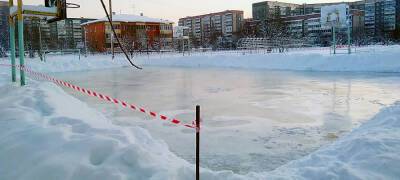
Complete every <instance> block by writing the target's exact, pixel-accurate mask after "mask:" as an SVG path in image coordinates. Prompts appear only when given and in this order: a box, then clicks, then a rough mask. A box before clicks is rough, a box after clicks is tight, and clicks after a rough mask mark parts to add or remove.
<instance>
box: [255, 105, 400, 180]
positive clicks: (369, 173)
mask: <svg viewBox="0 0 400 180" xmlns="http://www.w3.org/2000/svg"><path fill="white" fill-rule="evenodd" d="M399 148H400V102H398V103H396V104H394V105H393V106H392V107H389V108H386V109H384V110H382V111H381V112H380V113H379V114H378V115H376V116H375V117H374V118H373V119H372V120H370V121H368V122H367V123H365V124H364V125H362V126H361V127H360V128H358V129H356V130H354V131H353V132H351V133H350V134H349V135H348V136H346V137H344V138H342V139H340V140H338V141H337V142H335V143H334V144H333V145H330V146H327V147H325V148H322V149H320V150H318V151H317V152H314V153H312V154H310V155H308V156H306V157H304V158H302V159H300V160H297V161H293V162H291V163H289V164H287V165H285V166H282V167H280V168H278V169H277V170H275V171H273V172H270V173H265V174H252V176H253V177H254V178H260V179H262V178H263V177H275V178H283V177H284V178H285V179H399V177H400V171H399V170H398V167H400V151H399Z"/></svg>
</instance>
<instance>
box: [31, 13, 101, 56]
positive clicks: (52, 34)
mask: <svg viewBox="0 0 400 180" xmlns="http://www.w3.org/2000/svg"><path fill="white" fill-rule="evenodd" d="M92 20H94V19H86V18H67V19H65V20H61V21H57V22H53V23H50V24H49V23H47V22H46V21H43V20H40V19H38V18H31V17H26V18H25V19H24V26H25V28H24V30H25V36H24V38H25V42H26V46H27V47H26V49H27V50H39V49H43V50H59V49H77V48H81V47H82V45H83V39H84V36H83V35H84V34H83V30H82V27H81V24H82V23H85V22H88V21H92Z"/></svg>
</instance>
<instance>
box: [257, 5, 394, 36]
mask: <svg viewBox="0 0 400 180" xmlns="http://www.w3.org/2000/svg"><path fill="white" fill-rule="evenodd" d="M342 3H346V4H347V5H348V6H349V9H350V10H351V11H352V13H354V14H352V15H351V16H350V18H352V19H351V21H352V24H356V26H354V27H353V25H352V31H353V32H358V33H357V34H355V33H354V35H355V36H359V35H360V34H363V35H365V36H366V37H370V38H371V39H376V40H380V39H384V38H388V37H392V36H393V33H394V32H395V31H399V30H400V7H399V6H400V0H363V1H355V2H335V3H316V4H292V3H282V2H276V1H265V2H259V3H254V4H253V19H255V20H261V21H263V20H269V19H273V18H276V17H279V18H286V19H291V20H290V21H289V28H290V31H291V34H293V35H295V36H300V35H302V36H303V37H304V35H307V33H305V32H306V31H305V30H306V29H307V28H306V27H305V25H306V24H307V22H308V21H311V22H310V23H311V24H315V23H318V22H317V19H314V20H310V19H308V18H307V17H310V16H311V17H312V16H316V15H315V14H320V13H321V7H323V6H328V5H336V4H342ZM289 17H290V18H289ZM301 18H303V19H301ZM361 23H364V24H363V25H362V24H361ZM317 26H318V25H313V27H312V28H311V31H309V32H315V31H316V29H315V27H317ZM396 29H397V30H396ZM319 31H322V32H324V31H326V30H324V29H320V30H319ZM312 34H315V33H311V36H312ZM317 34H321V32H318V33H317ZM322 34H323V33H322ZM308 35H310V33H308Z"/></svg>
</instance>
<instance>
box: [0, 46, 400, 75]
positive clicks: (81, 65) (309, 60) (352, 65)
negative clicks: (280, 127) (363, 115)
mask: <svg viewBox="0 0 400 180" xmlns="http://www.w3.org/2000/svg"><path fill="white" fill-rule="evenodd" d="M355 51H356V53H353V54H351V55H348V54H345V52H347V51H345V50H341V51H338V52H339V53H341V54H337V55H332V54H331V51H330V49H329V48H309V49H296V50H292V51H289V52H285V53H271V54H266V53H264V51H261V50H260V51H256V52H253V51H222V52H205V53H192V54H191V55H188V54H187V53H186V54H185V56H183V54H176V53H175V54H170V53H165V54H152V55H149V56H148V55H146V54H143V55H139V56H137V57H135V58H134V62H135V63H137V64H139V65H141V66H178V67H179V66H181V67H228V68H248V69H268V70H299V71H333V72H338V71H339V72H346V71H347V72H400V60H399V58H398V57H400V45H396V46H368V47H358V48H357V49H356V50H355ZM1 60H5V59H4V58H3V59H1V58H0V62H1ZM47 60H48V61H47V62H46V63H42V62H39V60H38V58H36V59H35V60H34V61H32V60H31V59H27V65H28V66H30V67H32V68H33V69H35V70H37V71H40V72H66V71H82V70H90V69H104V68H115V67H124V66H130V65H129V63H128V62H127V61H126V60H125V57H124V56H123V55H117V56H116V59H115V60H113V61H110V58H109V56H105V55H90V56H88V58H85V57H84V56H82V57H81V60H78V56H77V55H64V56H57V55H49V56H48V57H47Z"/></svg>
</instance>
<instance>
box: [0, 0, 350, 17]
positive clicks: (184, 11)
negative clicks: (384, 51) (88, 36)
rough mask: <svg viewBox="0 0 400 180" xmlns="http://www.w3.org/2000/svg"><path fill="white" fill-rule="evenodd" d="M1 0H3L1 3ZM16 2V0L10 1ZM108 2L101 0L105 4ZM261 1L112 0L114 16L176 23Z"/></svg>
mask: <svg viewBox="0 0 400 180" xmlns="http://www.w3.org/2000/svg"><path fill="white" fill-rule="evenodd" d="M2 1H3V0H2ZM14 1H15V2H16V0H14ZM108 1H109V0H104V2H105V3H108ZM260 1H263V0H112V2H113V10H114V12H116V13H117V14H119V13H123V14H132V13H134V14H140V13H143V14H144V15H145V16H150V17H154V18H162V19H168V20H171V21H174V22H178V19H179V18H182V17H186V16H194V15H199V14H204V13H210V12H217V11H223V10H227V9H230V10H243V11H244V14H245V15H244V16H245V17H246V18H247V17H251V13H252V11H251V4H252V3H254V2H260ZM279 1H282V2H291V3H299V4H302V3H309V4H310V3H320V2H342V1H351V0H279ZM23 2H24V3H25V4H37V3H43V2H44V1H43V0H23ZM67 2H71V3H78V4H80V5H81V8H80V9H77V10H75V9H72V10H69V11H68V12H69V14H68V16H69V17H88V18H101V17H104V16H105V14H104V12H103V9H102V7H101V4H100V0H67Z"/></svg>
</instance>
